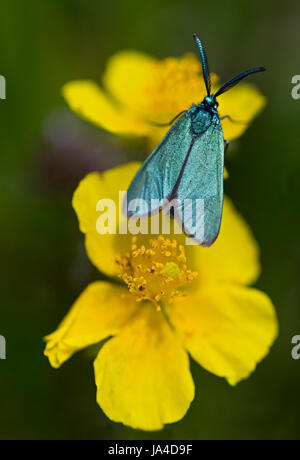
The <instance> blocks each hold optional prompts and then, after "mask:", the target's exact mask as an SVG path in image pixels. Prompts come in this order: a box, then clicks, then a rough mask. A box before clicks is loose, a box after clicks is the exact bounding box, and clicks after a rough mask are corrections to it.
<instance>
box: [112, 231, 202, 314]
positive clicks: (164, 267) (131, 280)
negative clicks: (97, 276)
mask: <svg viewBox="0 0 300 460" xmlns="http://www.w3.org/2000/svg"><path fill="white" fill-rule="evenodd" d="M149 246H150V247H149V248H146V247H145V246H144V245H142V246H140V247H139V246H138V245H137V239H136V237H134V238H133V239H132V244H131V252H130V253H128V254H126V255H125V256H120V257H118V258H117V260H116V263H117V264H118V266H119V268H120V275H119V277H120V278H121V279H122V280H123V281H124V283H126V284H127V286H128V290H129V292H130V293H131V294H134V295H135V296H136V301H137V302H141V301H142V300H150V301H152V302H153V303H155V305H156V306H158V304H159V303H163V302H168V303H172V302H173V300H174V298H175V297H178V296H182V295H184V292H183V291H182V289H181V288H183V287H184V286H186V285H187V284H189V283H191V282H192V281H194V280H195V279H196V278H197V273H196V272H192V271H191V270H188V269H187V265H186V256H185V251H184V247H183V246H182V245H180V244H179V243H178V242H177V241H176V240H172V241H171V240H170V239H168V238H164V237H163V236H159V237H158V238H157V239H156V240H150V244H149Z"/></svg>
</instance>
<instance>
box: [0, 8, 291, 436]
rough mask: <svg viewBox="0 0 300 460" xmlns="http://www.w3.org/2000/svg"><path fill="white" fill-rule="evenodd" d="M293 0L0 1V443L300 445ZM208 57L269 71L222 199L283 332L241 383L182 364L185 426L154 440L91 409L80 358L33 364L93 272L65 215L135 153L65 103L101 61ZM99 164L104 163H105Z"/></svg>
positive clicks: (228, 66) (229, 71)
mask: <svg viewBox="0 0 300 460" xmlns="http://www.w3.org/2000/svg"><path fill="white" fill-rule="evenodd" d="M299 21H300V4H299V1H296V0H295V1H287V2H280V1H274V0H273V1H268V0H265V1H263V2H261V1H260V2H257V1H253V2H249V1H244V0H240V1H239V2H237V1H235V0H228V1H226V2H207V1H202V0H195V1H193V0H177V1H176V0H165V1H163V2H162V1H159V0H150V1H148V2H140V1H138V0H129V1H127V2H124V1H123V0H115V1H113V2H106V1H105V2H104V1H99V0H90V1H86V0H43V1H42V2H41V1H40V0H28V1H27V2H24V1H20V0H15V1H14V2H12V1H11V0H2V2H1V14H0V74H2V75H4V76H5V77H6V79H7V100H6V101H0V136H1V138H0V139H1V141H0V146H1V167H0V187H1V189H0V190H1V193H0V209H1V226H0V231H1V240H0V247H1V264H0V270H1V276H0V279H1V308H0V334H2V335H4V336H5V337H6V339H7V360H6V361H0V389H1V390H0V407H1V409H0V438H1V439H164V438H165V439H299V438H300V436H299V429H300V426H299V422H298V419H299V411H300V398H299V377H300V361H298V362H297V361H293V360H292V358H291V348H292V346H291V344H290V342H291V338H292V336H293V335H295V334H300V304H299V297H300V282H299V279H300V278H299V275H300V264H299V259H300V238H299V230H300V225H299V224H300V214H299V197H300V180H299V177H300V152H299V143H300V130H299V114H300V101H295V100H293V99H292V98H291V88H292V85H291V78H292V76H293V75H295V74H299V73H300V67H299V64H300V63H299V27H300V24H299ZM193 32H197V33H198V34H199V35H200V37H201V39H203V41H204V43H205V44H206V47H207V52H208V56H209V60H210V66H211V69H212V70H213V71H215V72H217V73H218V74H219V75H221V77H222V80H223V81H224V80H225V79H227V78H230V77H232V76H233V75H234V74H236V73H238V72H239V71H242V70H245V69H246V68H250V67H253V66H256V65H266V66H267V68H268V72H267V73H266V74H264V75H263V76H262V77H260V78H257V79H256V80H255V79H254V80H255V81H254V80H253V81H254V82H255V83H256V85H257V86H258V87H259V88H260V89H261V90H262V91H263V93H264V94H265V95H266V96H267V98H268V105H267V108H266V109H265V111H264V112H263V113H262V115H261V116H260V117H259V118H257V119H256V120H255V122H254V124H253V125H252V126H251V128H250V129H249V130H248V131H247V132H246V134H245V135H244V136H243V137H242V138H241V140H240V142H239V144H238V149H234V148H232V149H231V152H229V155H228V160H227V167H228V170H229V172H230V179H229V180H228V181H226V185H225V187H226V193H227V194H229V196H230V197H231V198H232V200H233V201H234V203H235V205H236V206H237V208H238V209H239V210H240V211H241V212H242V214H243V215H244V217H245V219H246V220H247V221H248V222H249V224H250V226H251V228H252V229H253V232H254V234H255V236H256V238H257V240H258V242H259V244H260V247H261V259H262V267H263V271H262V276H261V278H260V279H259V282H258V283H257V285H258V287H259V288H261V289H263V290H264V291H266V292H267V293H268V294H269V295H270V296H271V298H272V299H273V301H274V304H275V306H276V308H277V312H278V316H279V322H280V337H279V339H278V340H277V342H276V344H275V346H274V347H273V349H272V351H271V354H270V355H269V356H268V357H267V359H266V360H265V361H264V362H263V364H262V365H260V366H259V367H258V369H257V371H256V372H255V373H254V374H253V376H252V377H251V378H250V379H249V380H247V381H246V382H244V383H241V384H240V385H239V386H238V387H237V388H235V389H233V388H230V387H229V386H228V385H227V384H226V383H225V381H223V380H222V379H218V378H216V377H215V376H213V375H210V374H208V373H207V372H205V371H204V370H202V369H201V368H200V367H199V366H198V365H196V364H195V363H192V372H193V376H194V379H195V382H196V389H197V392H196V398H195V401H194V402H193V404H192V407H191V409H190V411H189V412H188V414H187V415H186V417H185V418H184V419H183V420H182V421H181V422H179V423H177V424H174V425H170V426H167V428H165V429H164V431H161V432H158V433H144V432H139V431H134V430H131V429H129V428H125V427H123V426H122V425H119V424H114V423H112V422H110V421H109V420H108V419H107V418H106V417H105V416H104V415H103V413H102V412H101V410H100V409H99V408H98V407H97V405H96V401H95V387H94V379H93V367H92V362H91V360H90V359H89V358H88V359H87V354H86V353H79V354H78V355H76V356H75V357H74V358H73V359H72V360H70V362H68V363H66V364H65V365H64V366H63V367H62V368H61V369H60V370H59V371H55V370H53V369H52V368H51V367H50V366H49V364H48V362H47V360H46V358H44V357H43V354H42V353H43V343H42V337H43V336H44V335H45V334H46V333H48V332H50V331H52V330H53V329H54V328H55V327H56V326H57V324H58V323H59V322H60V320H61V319H62V317H63V315H64V314H65V313H66V312H67V311H68V309H69V307H70V305H71V304H72V302H73V301H74V300H75V299H76V297H77V296H78V294H79V293H80V292H81V290H82V288H83V287H84V286H85V285H86V284H87V283H88V282H89V281H90V280H92V279H96V278H97V276H98V274H97V272H96V270H95V269H94V268H93V267H92V266H91V264H90V262H89V261H88V260H87V258H86V256H85V252H84V247H83V237H82V235H81V234H80V232H79V230H78V226H77V219H76V217H75V214H74V212H73V210H72V208H71V203H70V200H71V196H72V190H74V188H75V187H76V183H77V182H78V180H79V179H80V178H81V177H83V176H84V175H85V173H86V172H87V171H90V170H94V169H103V168H106V167H110V166H112V165H113V164H119V163H121V162H125V161H128V159H130V158H138V157H140V158H141V157H142V156H144V155H145V152H146V144H145V143H143V142H139V143H137V144H135V145H129V144H128V143H126V142H124V141H122V140H120V139H116V138H115V137H113V136H110V135H108V134H105V133H103V132H101V130H100V129H97V128H94V127H92V126H89V125H88V124H86V123H84V122H82V121H80V120H78V119H77V118H76V117H75V116H72V115H71V114H70V112H69V111H68V109H66V107H65V103H64V101H63V99H62V97H61V93H60V90H61V87H62V85H63V84H64V83H65V82H67V81H69V80H71V79H75V78H91V79H95V80H99V79H100V76H101V73H102V71H103V69H104V66H105V62H106V60H107V58H108V57H109V56H110V55H111V54H113V53H115V52H116V51H118V50H120V49H126V48H134V49H138V50H141V51H144V52H147V53H151V54H153V55H154V56H157V57H166V56H172V55H174V56H176V55H182V54H184V53H186V52H190V51H192V52H195V46H194V42H193V39H192V33H193ZM108 158H109V159H108Z"/></svg>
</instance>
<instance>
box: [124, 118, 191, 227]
mask: <svg viewBox="0 0 300 460" xmlns="http://www.w3.org/2000/svg"><path fill="white" fill-rule="evenodd" d="M190 128H191V117H190V115H189V113H188V112H186V113H185V114H184V115H183V116H182V117H180V118H179V120H178V121H177V122H176V123H175V124H174V125H173V126H172V128H171V129H170V130H169V131H168V133H167V134H166V136H165V137H164V138H163V140H162V141H161V143H160V144H159V145H158V146H157V147H156V149H155V150H154V152H153V153H152V154H151V155H150V156H149V158H148V159H147V160H146V161H145V162H144V163H143V165H142V166H141V168H140V170H139V171H138V172H137V174H136V176H135V177H134V179H133V181H132V183H131V184H130V187H129V189H128V191H127V200H126V201H127V202H124V206H123V212H124V214H125V215H126V216H128V217H132V216H134V217H137V218H138V217H144V216H146V215H150V214H152V213H155V212H156V211H158V210H159V209H160V208H161V203H162V201H163V200H164V199H166V198H168V197H169V195H170V194H171V192H172V190H173V189H174V187H175V184H176V182H177V179H178V177H179V174H180V170H181V168H182V165H183V163H184V160H185V158H186V156H187V154H188V151H189V148H190V145H191V142H192V133H191V129H190ZM136 200H138V201H136ZM142 200H143V201H142ZM153 200H155V201H153Z"/></svg>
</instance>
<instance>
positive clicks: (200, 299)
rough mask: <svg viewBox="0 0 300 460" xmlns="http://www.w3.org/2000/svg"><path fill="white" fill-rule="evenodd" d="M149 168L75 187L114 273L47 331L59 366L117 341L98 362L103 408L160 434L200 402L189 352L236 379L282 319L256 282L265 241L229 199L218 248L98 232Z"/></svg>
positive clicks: (250, 367)
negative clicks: (107, 207) (110, 208)
mask: <svg viewBox="0 0 300 460" xmlns="http://www.w3.org/2000/svg"><path fill="white" fill-rule="evenodd" d="M139 166H140V165H139V164H138V163H130V164H127V165H125V166H120V167H118V168H115V169H112V170H110V171H107V172H105V173H103V174H99V173H91V174H89V175H88V176H86V177H85V179H83V180H82V182H81V183H80V185H79V187H78V188H77V190H76V191H75V194H74V198H73V206H74V208H75V211H76V213H77V216H78V219H79V223H80V229H81V231H82V232H83V233H84V234H85V242H86V249H87V252H88V255H89V257H90V259H91V261H92V262H93V263H94V264H95V266H96V267H98V268H99V270H101V271H102V272H103V273H105V274H106V275H108V276H110V277H112V278H113V279H112V281H111V282H104V281H99V282H94V283H92V284H91V285H90V286H88V287H87V289H86V290H85V291H84V292H83V293H82V294H81V296H80V297H79V299H78V300H77V301H76V302H75V304H74V305H73V307H72V309H71V311H70V312H69V314H68V315H67V316H66V318H65V319H64V320H63V322H62V323H61V325H60V326H59V327H58V329H57V330H56V331H55V332H54V333H52V334H51V335H49V336H48V337H46V341H47V346H46V350H45V354H46V356H48V358H49V361H50V363H51V365H52V366H53V367H55V368H57V367H59V366H60V365H61V364H62V363H63V362H65V361H66V360H67V359H69V358H70V357H71V356H72V355H73V354H74V353H75V352H77V351H78V350H81V349H83V348H84V347H87V346H89V345H92V344H96V343H99V342H100V341H102V340H104V339H109V340H107V341H106V342H105V344H104V345H103V347H102V348H101V349H100V352H99V354H98V357H97V358H96V360H95V366H94V367H95V378H96V384H97V388H98V390H97V401H98V403H99V405H100V406H101V408H102V409H103V411H104V412H105V414H106V415H107V416H108V417H109V418H110V419H111V420H113V421H115V422H122V423H124V424H125V425H129V426H131V427H134V428H139V429H143V430H158V429H161V428H162V427H163V425H164V424H165V423H172V422H176V421H178V420H180V419H181V418H182V417H183V416H184V415H185V413H186V411H187V410H188V408H189V406H190V403H191V401H192V400H193V398H194V383H193V379H192V376H191V373H190V370H189V359H188V353H190V355H191V356H192V357H193V358H194V359H195V360H196V361H197V362H198V363H199V364H200V365H201V366H203V367H204V368H205V369H206V370H207V371H209V372H212V373H213V374H215V375H217V376H220V377H224V378H225V379H226V380H227V381H228V382H229V384H230V385H236V384H237V383H238V382H239V381H240V380H242V379H246V378H247V377H248V376H249V375H250V374H251V373H252V372H253V371H254V369H255V367H256V365H257V364H258V362H260V361H261V360H262V359H263V358H264V357H265V356H266V355H267V353H268V351H269V348H270V346H271V345H272V343H273V341H274V339H275V338H276V335H277V320H276V314H275V311H274V308H273V305H272V302H271V301H270V299H269V298H268V296H267V295H266V294H264V293H262V292H261V291H259V290H257V289H254V288H250V287H247V285H249V284H251V283H253V282H254V281H255V280H256V279H257V277H258V274H259V270H260V267H259V261H258V247H257V244H256V242H255V240H254V238H253V236H252V234H251V232H250V230H249V228H248V226H247V225H246V223H245V222H244V221H243V219H242V217H241V216H240V215H239V214H238V213H237V212H236V211H235V209H234V207H233V205H232V204H231V202H230V201H229V200H228V199H227V198H226V199H225V202H224V215H223V221H222V228H221V232H220V236H219V238H218V240H217V241H216V243H215V244H214V245H213V246H212V247H211V248H209V249H207V248H203V247H200V246H189V245H186V246H185V247H184V246H183V245H182V244H181V243H182V241H183V236H181V235H176V240H175V239H168V238H164V237H162V236H157V238H156V237H155V236H153V235H152V236H150V235H139V236H138V238H134V239H132V236H130V235H118V234H115V235H111V234H106V235H99V234H98V233H97V231H96V221H97V219H98V218H99V212H97V211H96V203H97V202H98V200H100V199H103V198H109V199H112V200H114V202H115V203H116V204H117V205H118V200H119V196H118V191H119V190H127V188H128V186H129V184H130V182H131V180H132V178H133V177H134V175H135V174H136V172H137V170H138V168H139ZM120 218H122V217H120ZM123 219H124V218H123ZM181 238H182V239H181ZM116 280H119V281H120V282H119V283H117V282H116Z"/></svg>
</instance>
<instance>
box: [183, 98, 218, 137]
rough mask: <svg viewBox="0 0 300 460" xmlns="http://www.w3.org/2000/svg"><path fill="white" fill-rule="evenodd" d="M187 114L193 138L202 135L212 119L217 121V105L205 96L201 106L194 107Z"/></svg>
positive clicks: (212, 99) (213, 100)
mask: <svg viewBox="0 0 300 460" xmlns="http://www.w3.org/2000/svg"><path fill="white" fill-rule="evenodd" d="M189 112H190V115H191V122H192V125H191V129H192V133H193V134H194V135H195V136H199V135H200V134H203V133H204V132H205V131H206V130H207V129H208V128H209V126H210V125H211V123H213V121H214V119H216V118H217V119H219V116H218V103H217V101H216V100H215V99H214V98H213V96H206V97H205V98H204V99H203V101H202V102H201V104H197V105H194V106H193V107H191V108H190V110H189Z"/></svg>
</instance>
